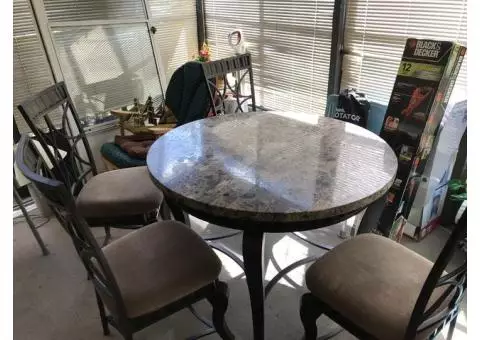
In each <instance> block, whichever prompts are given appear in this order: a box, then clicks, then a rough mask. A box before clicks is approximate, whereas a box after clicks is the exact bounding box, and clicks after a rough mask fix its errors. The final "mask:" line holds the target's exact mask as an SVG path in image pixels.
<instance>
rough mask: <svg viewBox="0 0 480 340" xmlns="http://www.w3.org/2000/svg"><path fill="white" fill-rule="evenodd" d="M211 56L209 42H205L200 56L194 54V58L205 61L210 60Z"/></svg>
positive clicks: (199, 53)
mask: <svg viewBox="0 0 480 340" xmlns="http://www.w3.org/2000/svg"><path fill="white" fill-rule="evenodd" d="M210 57H211V55H210V48H209V47H208V44H207V43H205V42H204V43H203V45H202V48H201V49H200V51H199V52H198V56H196V57H195V56H194V60H196V61H200V62H202V63H204V62H207V61H210Z"/></svg>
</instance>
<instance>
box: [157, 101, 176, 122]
mask: <svg viewBox="0 0 480 340" xmlns="http://www.w3.org/2000/svg"><path fill="white" fill-rule="evenodd" d="M155 117H156V118H157V119H158V121H157V124H158V125H161V124H175V123H177V119H176V118H175V115H174V114H173V112H172V110H170V109H169V108H168V106H167V105H165V101H163V100H162V102H161V103H160V105H158V108H157V110H156V112H155Z"/></svg>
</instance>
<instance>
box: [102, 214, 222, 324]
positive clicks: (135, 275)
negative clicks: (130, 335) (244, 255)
mask: <svg viewBox="0 0 480 340" xmlns="http://www.w3.org/2000/svg"><path fill="white" fill-rule="evenodd" d="M103 252H104V254H105V257H106V258H107V261H108V263H109V265H110V268H111V270H112V272H113V275H114V276H115V279H116V280H117V284H118V286H119V289H120V292H121V294H122V297H123V299H124V301H125V306H126V309H127V315H128V317H131V318H133V317H136V316H140V315H143V314H145V313H148V312H152V311H155V310H157V309H159V308H161V307H163V306H165V305H167V304H169V303H171V302H174V301H176V300H178V299H180V298H182V297H184V296H186V295H188V294H190V293H193V292H194V291H196V290H198V289H200V288H202V287H204V286H206V285H208V284H209V283H211V282H213V281H214V280H216V279H217V278H218V275H219V274H220V270H221V262H220V260H219V258H218V257H217V256H216V255H215V253H214V252H213V250H212V249H211V248H210V247H209V246H208V245H207V243H205V241H203V240H202V238H201V237H200V236H198V235H197V234H196V233H195V232H194V231H192V230H191V229H189V228H188V227H187V226H185V225H184V224H181V223H179V222H175V221H162V222H156V223H153V224H150V225H148V226H145V227H143V228H141V229H138V230H135V231H133V232H131V233H129V234H127V235H126V236H124V237H122V238H120V239H119V240H118V241H115V242H113V243H111V244H109V245H107V246H106V247H104V248H103ZM108 302H109V301H108V299H105V303H106V304H107V307H109V309H110V311H112V308H110V307H112V306H108V305H109V303H108Z"/></svg>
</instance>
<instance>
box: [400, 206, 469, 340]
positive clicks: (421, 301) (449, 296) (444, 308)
mask: <svg viewBox="0 0 480 340" xmlns="http://www.w3.org/2000/svg"><path fill="white" fill-rule="evenodd" d="M466 230H467V210H466V209H465V210H464V212H463V214H462V216H461V218H460V219H459V221H458V223H457V224H456V226H455V228H454V229H453V231H452V234H451V235H450V237H449V239H448V240H447V242H446V244H445V246H444V247H443V249H442V251H441V252H440V255H439V256H438V258H437V260H436V261H435V264H434V265H433V267H432V270H431V271H430V273H429V275H428V277H427V279H426V281H425V283H424V285H423V288H422V290H421V292H420V294H419V297H418V299H417V302H416V304H415V308H414V310H413V313H412V315H411V318H410V322H409V324H408V327H407V330H406V334H405V339H406V340H409V339H415V337H416V334H417V333H421V332H423V331H425V330H428V329H431V331H432V333H433V334H431V336H434V335H436V333H437V332H439V331H440V330H441V329H442V328H443V326H444V325H445V324H446V323H448V322H449V321H450V320H451V319H452V318H453V317H455V315H456V313H458V306H459V304H460V302H461V300H462V298H463V296H464V294H465V290H466V288H467V280H466V278H467V260H466V259H465V261H464V262H463V263H462V264H461V265H460V266H458V267H457V268H455V269H454V270H451V271H450V272H449V273H448V274H446V273H445V269H446V267H447V265H448V264H449V263H450V261H451V259H452V257H453V255H454V253H455V251H456V249H458V248H459V247H458V244H459V241H460V240H462V239H463V238H464V237H465V233H466ZM412 270H415V268H412ZM438 289H441V291H440V292H438V294H436V295H437V296H438V298H436V299H434V300H432V295H433V294H434V292H436V291H437V290H438Z"/></svg>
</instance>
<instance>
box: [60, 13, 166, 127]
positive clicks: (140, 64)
mask: <svg viewBox="0 0 480 340" xmlns="http://www.w3.org/2000/svg"><path fill="white" fill-rule="evenodd" d="M52 33H53V38H54V41H55V46H56V52H57V56H58V59H59V61H60V65H61V68H62V73H63V76H64V79H65V83H66V84H67V87H68V91H69V93H70V96H71V98H72V100H73V102H74V104H75V107H76V109H77V111H78V113H79V115H80V116H82V118H84V119H85V122H86V123H87V124H88V125H92V124H95V123H96V122H98V121H101V120H102V119H104V118H105V117H106V116H108V115H109V112H108V110H109V109H112V108H118V107H121V106H123V105H127V104H132V103H133V98H134V97H136V98H138V99H139V100H140V101H141V102H144V101H145V100H146V99H147V97H148V96H152V98H153V99H154V103H155V105H158V103H159V102H161V100H162V98H163V97H162V91H161V88H160V81H159V78H158V73H157V69H156V66H155V61H154V57H153V51H152V46H151V42H150V38H149V35H148V28H147V25H146V24H145V23H138V24H120V25H111V24H105V25H94V26H78V27H61V28H60V27H56V28H53V29H52ZM105 111H107V112H105ZM102 112H105V113H104V114H103V115H102Z"/></svg>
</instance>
